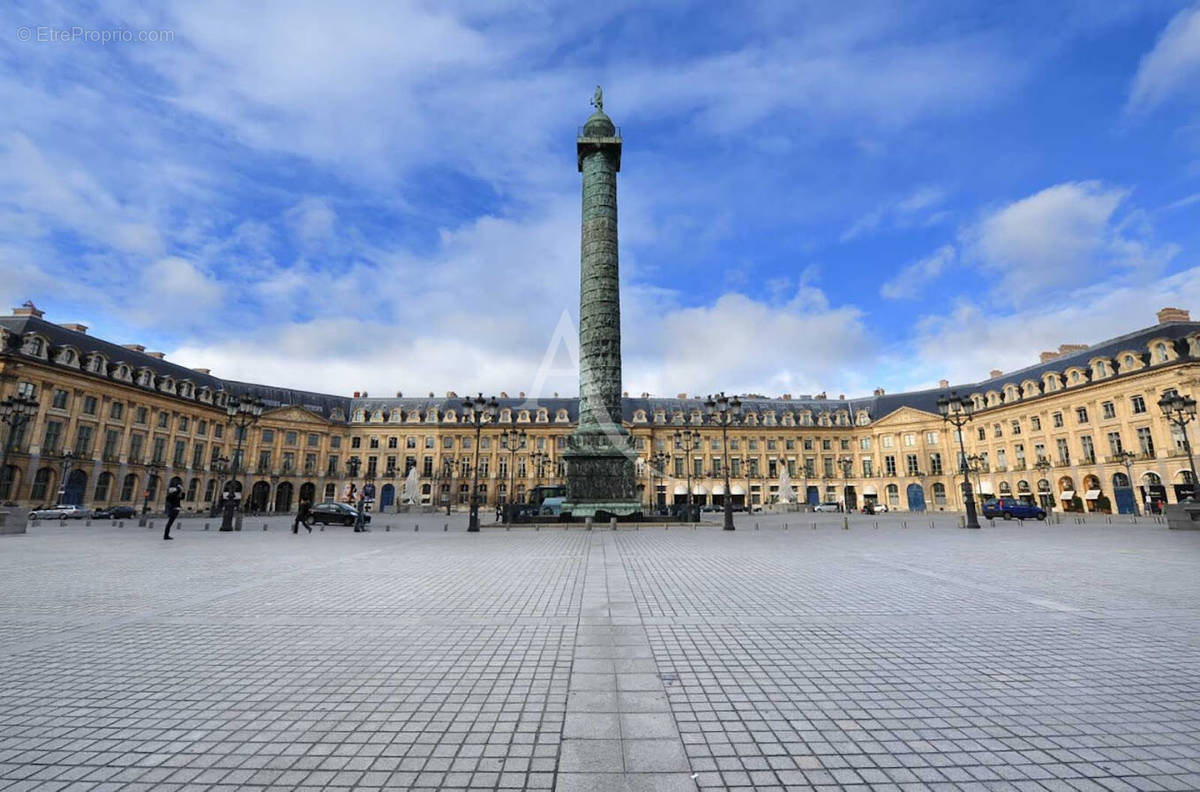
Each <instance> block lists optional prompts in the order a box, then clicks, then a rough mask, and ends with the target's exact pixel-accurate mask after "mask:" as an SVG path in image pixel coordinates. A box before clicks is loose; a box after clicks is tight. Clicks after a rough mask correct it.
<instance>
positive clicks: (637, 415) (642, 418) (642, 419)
mask: <svg viewBox="0 0 1200 792" xmlns="http://www.w3.org/2000/svg"><path fill="white" fill-rule="evenodd" d="M633 422H634V423H646V411H645V410H634V411H633Z"/></svg>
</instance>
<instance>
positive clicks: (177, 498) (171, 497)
mask: <svg viewBox="0 0 1200 792" xmlns="http://www.w3.org/2000/svg"><path fill="white" fill-rule="evenodd" d="M182 501H183V487H181V486H180V485H178V484H172V485H171V486H169V487H167V525H166V527H164V528H163V539H164V540H171V539H174V538H175V537H173V536H171V526H172V525H174V524H175V518H177V517H178V516H179V504H180V502H182Z"/></svg>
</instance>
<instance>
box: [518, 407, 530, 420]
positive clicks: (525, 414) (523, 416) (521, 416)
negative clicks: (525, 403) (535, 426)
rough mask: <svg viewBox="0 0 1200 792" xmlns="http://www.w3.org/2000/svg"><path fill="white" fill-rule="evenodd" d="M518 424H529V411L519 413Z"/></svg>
mask: <svg viewBox="0 0 1200 792" xmlns="http://www.w3.org/2000/svg"><path fill="white" fill-rule="evenodd" d="M517 423H529V410H521V411H520V412H518V413H517Z"/></svg>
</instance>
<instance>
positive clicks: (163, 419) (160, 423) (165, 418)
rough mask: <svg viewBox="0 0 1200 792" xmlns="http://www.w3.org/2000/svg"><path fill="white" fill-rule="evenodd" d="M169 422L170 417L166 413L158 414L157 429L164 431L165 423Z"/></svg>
mask: <svg viewBox="0 0 1200 792" xmlns="http://www.w3.org/2000/svg"><path fill="white" fill-rule="evenodd" d="M170 420H171V416H170V415H168V414H167V413H165V412H160V413H159V414H158V428H159V429H166V428H167V422H168V421H170Z"/></svg>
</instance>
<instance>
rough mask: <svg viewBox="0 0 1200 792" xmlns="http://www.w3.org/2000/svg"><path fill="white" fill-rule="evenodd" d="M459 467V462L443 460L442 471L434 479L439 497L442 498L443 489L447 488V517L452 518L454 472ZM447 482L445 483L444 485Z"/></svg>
mask: <svg viewBox="0 0 1200 792" xmlns="http://www.w3.org/2000/svg"><path fill="white" fill-rule="evenodd" d="M457 467H458V460H456V459H443V460H442V469H441V470H439V471H437V472H436V473H435V475H434V477H433V483H434V486H435V487H437V491H438V497H442V487H446V495H445V498H446V516H447V517H449V516H450V501H451V500H452V499H453V497H454V472H455V469H456V468H457ZM443 482H445V483H443Z"/></svg>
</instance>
